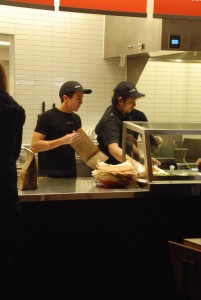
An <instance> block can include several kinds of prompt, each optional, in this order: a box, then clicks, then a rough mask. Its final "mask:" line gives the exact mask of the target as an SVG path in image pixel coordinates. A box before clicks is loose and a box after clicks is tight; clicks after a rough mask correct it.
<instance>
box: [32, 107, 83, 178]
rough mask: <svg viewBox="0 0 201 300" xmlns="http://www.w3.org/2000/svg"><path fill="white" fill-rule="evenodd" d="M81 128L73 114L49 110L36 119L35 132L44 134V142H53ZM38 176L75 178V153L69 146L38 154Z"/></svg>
mask: <svg viewBox="0 0 201 300" xmlns="http://www.w3.org/2000/svg"><path fill="white" fill-rule="evenodd" d="M80 127H81V119H80V117H79V116H78V115H77V114H75V113H65V112H62V111H60V110H58V109H57V108H53V109H50V110H48V111H46V112H44V113H43V114H41V115H40V116H39V118H38V122H37V125H36V128H35V130H34V131H35V132H39V133H42V134H45V135H46V137H45V140H47V141H48V140H55V139H58V138H60V137H62V136H64V135H66V134H69V133H72V132H73V130H78V129H79V128H80ZM38 174H39V176H48V177H76V160H75V151H74V149H73V148H72V147H71V146H70V145H63V146H60V147H57V148H55V149H52V150H49V151H44V152H39V153H38Z"/></svg>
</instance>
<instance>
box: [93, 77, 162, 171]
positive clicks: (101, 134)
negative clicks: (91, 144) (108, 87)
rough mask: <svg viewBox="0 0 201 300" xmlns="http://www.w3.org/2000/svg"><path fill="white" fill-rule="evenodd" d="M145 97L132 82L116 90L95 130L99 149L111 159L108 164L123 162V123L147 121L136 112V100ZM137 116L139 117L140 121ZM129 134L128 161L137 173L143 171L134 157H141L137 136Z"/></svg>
mask: <svg viewBox="0 0 201 300" xmlns="http://www.w3.org/2000/svg"><path fill="white" fill-rule="evenodd" d="M143 96H144V94H141V93H139V92H138V91H137V89H136V87H135V86H134V85H133V83H132V82H130V81H122V82H120V83H119V84H118V85H117V86H116V88H115V89H114V94H113V97H112V105H110V106H109V107H108V108H107V109H106V111H105V112H104V114H103V116H102V118H101V119H100V121H99V122H98V124H97V125H96V128H95V133H96V134H97V140H98V143H99V148H100V149H101V150H102V151H103V152H104V153H105V154H106V155H107V156H108V157H109V159H108V160H107V161H106V162H107V163H109V164H119V163H120V162H122V135H123V121H145V119H146V116H145V115H144V113H142V112H140V111H137V110H136V112H135V109H134V107H135V105H136V99H138V98H140V97H143ZM135 114H137V115H138V120H137V119H136V118H137V116H136V115H135ZM146 120H147V119H146ZM128 133H129V131H127V142H128V141H129V142H128V143H127V147H126V154H127V156H126V159H128V160H130V161H131V163H132V164H133V165H134V166H135V168H136V170H137V171H139V170H140V171H141V170H142V168H141V165H140V164H139V163H138V162H137V161H136V159H135V156H133V155H132V153H134V154H136V155H139V151H138V149H137V146H136V145H135V142H136V140H137V135H136V136H135V134H133V132H130V133H129V134H128ZM136 134H137V133H136ZM132 156H133V157H132ZM138 158H139V157H138ZM138 158H137V159H138ZM155 162H156V163H159V162H157V161H155Z"/></svg>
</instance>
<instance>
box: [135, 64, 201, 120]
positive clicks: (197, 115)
mask: <svg viewBox="0 0 201 300" xmlns="http://www.w3.org/2000/svg"><path fill="white" fill-rule="evenodd" d="M138 89H139V91H140V92H143V93H145V94H146V97H144V98H141V99H139V100H138V101H137V107H136V108H138V109H140V110H142V111H144V112H145V114H146V115H147V118H148V120H149V121H152V122H184V123H187V122H200V123H201V63H176V62H156V61H148V63H147V65H146V67H145V69H144V71H143V73H142V75H141V77H140V79H139V81H138Z"/></svg>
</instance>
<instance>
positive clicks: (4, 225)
mask: <svg viewBox="0 0 201 300" xmlns="http://www.w3.org/2000/svg"><path fill="white" fill-rule="evenodd" d="M20 226H21V217H20V216H16V217H9V218H5V217H1V220H0V299H1V300H11V299H14V298H15V297H14V267H13V259H12V249H13V248H15V247H13V245H16V243H17V240H18V234H19V231H20Z"/></svg>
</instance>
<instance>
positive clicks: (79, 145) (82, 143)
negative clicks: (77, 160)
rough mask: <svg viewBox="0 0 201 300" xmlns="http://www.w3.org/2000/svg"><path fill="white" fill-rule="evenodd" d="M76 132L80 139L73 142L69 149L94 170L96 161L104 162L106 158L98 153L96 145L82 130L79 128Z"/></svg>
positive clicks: (101, 153)
mask: <svg viewBox="0 0 201 300" xmlns="http://www.w3.org/2000/svg"><path fill="white" fill-rule="evenodd" d="M77 131H78V132H80V133H81V135H82V138H81V139H79V140H77V141H75V142H73V143H72V144H71V147H73V149H74V150H75V151H76V153H77V154H78V155H80V156H81V157H82V159H83V160H84V162H85V163H86V164H87V165H88V166H89V167H90V168H91V169H96V165H97V161H102V162H105V161H106V160H107V159H108V156H107V155H105V154H104V153H103V152H102V151H100V149H99V148H98V146H97V145H94V143H93V142H92V140H91V139H90V137H89V136H88V135H87V134H86V133H85V132H84V130H83V129H82V128H79V129H78V130H77Z"/></svg>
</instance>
